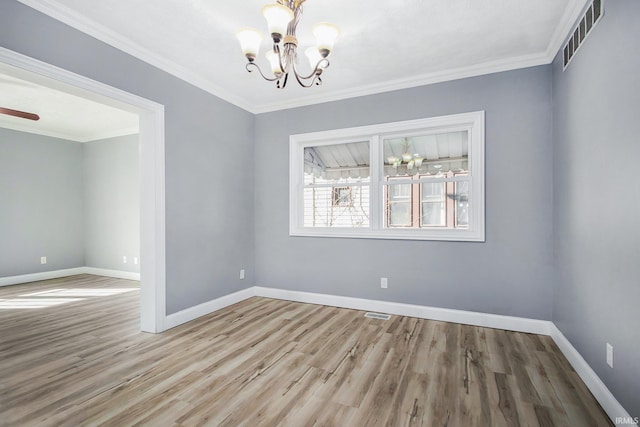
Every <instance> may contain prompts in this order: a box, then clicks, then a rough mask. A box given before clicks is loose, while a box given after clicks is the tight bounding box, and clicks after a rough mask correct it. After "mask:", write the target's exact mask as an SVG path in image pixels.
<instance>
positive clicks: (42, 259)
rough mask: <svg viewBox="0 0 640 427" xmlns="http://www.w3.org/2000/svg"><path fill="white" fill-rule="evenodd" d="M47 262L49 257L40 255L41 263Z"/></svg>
mask: <svg viewBox="0 0 640 427" xmlns="http://www.w3.org/2000/svg"><path fill="white" fill-rule="evenodd" d="M46 263H47V257H46V256H42V257H40V264H46Z"/></svg>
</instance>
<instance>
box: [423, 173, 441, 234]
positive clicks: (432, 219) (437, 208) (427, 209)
mask: <svg viewBox="0 0 640 427" xmlns="http://www.w3.org/2000/svg"><path fill="white" fill-rule="evenodd" d="M420 187H421V188H422V201H421V203H422V214H421V215H422V220H421V224H420V226H422V227H430V226H431V227H433V226H444V225H446V219H447V218H446V215H445V207H446V206H445V200H444V191H445V183H444V182H433V183H430V182H424V183H422V184H421V185H420Z"/></svg>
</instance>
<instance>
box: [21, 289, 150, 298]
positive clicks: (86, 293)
mask: <svg viewBox="0 0 640 427" xmlns="http://www.w3.org/2000/svg"><path fill="white" fill-rule="evenodd" d="M138 289H139V288H92V289H87V288H79V289H50V290H48V291H41V292H34V293H31V294H23V295H20V296H21V297H35V296H38V297H40V296H43V297H108V296H111V295H118V294H123V293H125V292H132V291H137V290H138Z"/></svg>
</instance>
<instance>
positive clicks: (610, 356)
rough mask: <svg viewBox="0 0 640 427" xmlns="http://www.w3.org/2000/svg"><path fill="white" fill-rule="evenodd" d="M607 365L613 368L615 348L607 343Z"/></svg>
mask: <svg viewBox="0 0 640 427" xmlns="http://www.w3.org/2000/svg"><path fill="white" fill-rule="evenodd" d="M607 365H609V367H610V368H613V346H612V345H611V344H609V343H607Z"/></svg>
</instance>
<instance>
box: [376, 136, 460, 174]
mask: <svg viewBox="0 0 640 427" xmlns="http://www.w3.org/2000/svg"><path fill="white" fill-rule="evenodd" d="M383 163H384V176H385V177H392V176H400V177H402V176H404V177H406V176H413V175H417V174H420V175H436V176H439V175H442V174H443V173H447V172H452V173H463V172H466V171H468V169H469V132H467V131H456V132H447V133H440V134H429V135H417V136H409V137H406V138H385V139H384V140H383Z"/></svg>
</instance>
